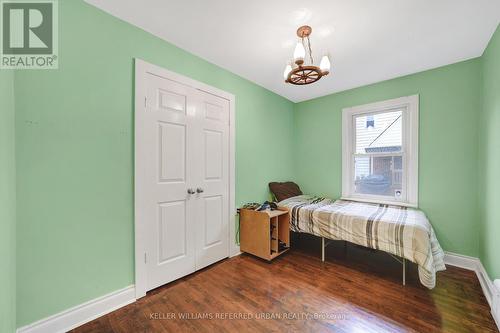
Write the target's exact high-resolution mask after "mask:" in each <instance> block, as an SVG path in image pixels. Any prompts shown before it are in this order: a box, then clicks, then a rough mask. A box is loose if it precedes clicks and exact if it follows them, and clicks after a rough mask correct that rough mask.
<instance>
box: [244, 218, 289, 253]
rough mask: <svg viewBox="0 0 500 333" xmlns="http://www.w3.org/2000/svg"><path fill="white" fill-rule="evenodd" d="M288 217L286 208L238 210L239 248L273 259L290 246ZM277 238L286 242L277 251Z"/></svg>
mask: <svg viewBox="0 0 500 333" xmlns="http://www.w3.org/2000/svg"><path fill="white" fill-rule="evenodd" d="M289 221H290V217H289V214H288V210H287V209H286V208H278V210H273V211H261V212H258V211H255V210H251V209H241V210H240V249H241V251H242V252H246V253H251V254H253V255H255V256H257V257H260V258H262V259H265V260H273V259H274V258H276V257H277V256H279V255H281V254H283V253H285V252H286V251H288V249H289V248H290V226H289ZM278 240H281V241H282V242H284V243H285V244H286V249H284V250H282V251H279V248H278Z"/></svg>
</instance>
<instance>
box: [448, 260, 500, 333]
mask: <svg viewBox="0 0 500 333" xmlns="http://www.w3.org/2000/svg"><path fill="white" fill-rule="evenodd" d="M444 263H445V264H447V265H451V266H456V267H460V268H464V269H468V270H471V271H474V272H475V273H476V275H477V278H478V280H479V283H480V284H481V289H482V290H483V293H484V296H485V297H486V300H487V301H488V304H489V305H490V308H491V315H492V316H493V319H494V320H495V322H496V324H497V327H498V329H500V290H499V289H497V287H495V285H494V284H493V281H491V279H490V277H489V276H488V272H486V270H485V269H484V266H483V264H482V263H481V260H479V259H478V258H474V257H469V256H464V255H461V254H456V253H452V252H445V255H444Z"/></svg>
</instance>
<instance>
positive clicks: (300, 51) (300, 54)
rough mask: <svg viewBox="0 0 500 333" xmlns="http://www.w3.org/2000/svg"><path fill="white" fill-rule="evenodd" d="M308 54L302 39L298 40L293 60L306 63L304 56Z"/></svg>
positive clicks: (297, 62)
mask: <svg viewBox="0 0 500 333" xmlns="http://www.w3.org/2000/svg"><path fill="white" fill-rule="evenodd" d="M305 56H306V50H305V49H304V45H303V44H302V41H298V42H297V46H295V51H293V60H294V61H295V63H296V64H297V65H301V64H303V63H304V57H305Z"/></svg>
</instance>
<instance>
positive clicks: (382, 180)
mask: <svg viewBox="0 0 500 333" xmlns="http://www.w3.org/2000/svg"><path fill="white" fill-rule="evenodd" d="M401 147H402V111H400V110H399V111H398V110H396V111H390V112H384V113H376V114H370V115H362V116H358V117H356V155H355V164H356V168H355V170H356V173H355V177H356V182H355V184H356V192H357V193H364V194H373V195H383V196H391V197H395V198H398V197H400V196H401V191H402V178H403V177H402V173H403V170H402V169H403V151H402V149H401Z"/></svg>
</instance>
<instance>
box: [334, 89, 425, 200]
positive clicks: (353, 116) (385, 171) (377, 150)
mask: <svg viewBox="0 0 500 333" xmlns="http://www.w3.org/2000/svg"><path fill="white" fill-rule="evenodd" d="M342 197H343V198H345V199H350V200H360V201H369V202H379V203H396V204H401V205H407V206H415V207H416V206H417V205H418V95H414V96H409V97H402V98H397V99H393V100H388V101H383V102H378V103H373V104H367V105H362V106H356V107H352V108H347V109H344V110H343V111H342Z"/></svg>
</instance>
